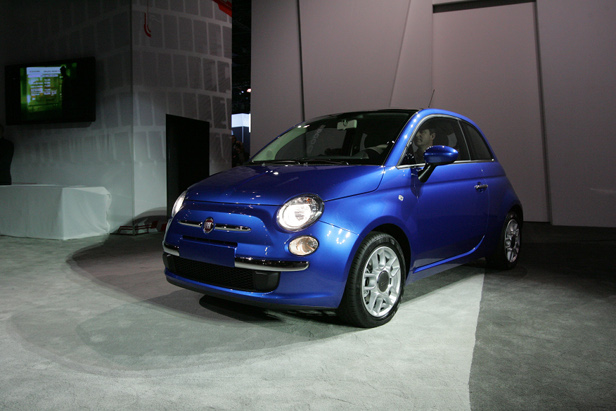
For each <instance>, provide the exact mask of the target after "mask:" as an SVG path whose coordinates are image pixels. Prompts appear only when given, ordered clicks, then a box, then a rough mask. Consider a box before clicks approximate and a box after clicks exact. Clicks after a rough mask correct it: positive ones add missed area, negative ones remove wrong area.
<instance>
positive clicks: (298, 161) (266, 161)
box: [248, 160, 303, 165]
mask: <svg viewBox="0 0 616 411" xmlns="http://www.w3.org/2000/svg"><path fill="white" fill-rule="evenodd" d="M248 164H250V165H258V164H261V165H264V164H303V163H302V162H301V161H300V160H264V161H251V162H250V163H248Z"/></svg>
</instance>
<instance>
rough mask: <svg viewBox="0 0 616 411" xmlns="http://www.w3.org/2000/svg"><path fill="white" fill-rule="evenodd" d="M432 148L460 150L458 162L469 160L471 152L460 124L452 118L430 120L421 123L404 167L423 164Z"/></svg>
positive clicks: (406, 155)
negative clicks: (441, 147) (424, 156)
mask: <svg viewBox="0 0 616 411" xmlns="http://www.w3.org/2000/svg"><path fill="white" fill-rule="evenodd" d="M430 146H450V147H453V148H455V149H456V150H458V153H459V155H458V160H459V161H464V160H469V159H470V156H469V151H468V147H467V145H466V141H465V140H464V136H463V134H462V130H461V129H460V126H459V125H458V122H457V121H456V120H454V119H452V118H438V117H437V118H430V119H428V120H426V121H425V122H423V123H421V124H420V125H419V127H418V128H417V130H416V131H415V134H414V135H413V138H412V139H411V143H410V144H409V145H408V146H407V148H406V152H405V154H404V157H403V159H402V162H401V164H402V165H408V164H423V163H424V159H423V153H424V151H425V150H426V149H427V148H428V147H430Z"/></svg>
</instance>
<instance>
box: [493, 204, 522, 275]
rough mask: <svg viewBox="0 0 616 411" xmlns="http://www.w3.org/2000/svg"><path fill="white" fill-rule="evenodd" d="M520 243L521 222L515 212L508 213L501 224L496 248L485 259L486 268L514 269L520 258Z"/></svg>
mask: <svg viewBox="0 0 616 411" xmlns="http://www.w3.org/2000/svg"><path fill="white" fill-rule="evenodd" d="M521 242H522V222H521V221H520V218H519V217H518V215H517V214H516V213H515V212H513V211H512V212H509V213H508V214H507V217H505V222H504V223H503V228H502V230H501V234H500V238H499V240H498V246H497V248H496V250H495V251H494V253H493V254H492V255H490V256H488V257H487V258H486V260H487V261H488V266H489V267H491V268H496V269H503V270H509V269H512V268H513V267H515V266H516V264H517V263H518V259H519V257H520V246H521Z"/></svg>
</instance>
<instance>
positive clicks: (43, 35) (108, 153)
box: [0, 0, 134, 227]
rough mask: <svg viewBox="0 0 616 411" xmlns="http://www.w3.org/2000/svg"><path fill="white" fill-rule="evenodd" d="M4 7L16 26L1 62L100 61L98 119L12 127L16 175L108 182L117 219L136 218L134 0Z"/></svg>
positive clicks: (27, 1)
mask: <svg viewBox="0 0 616 411" xmlns="http://www.w3.org/2000/svg"><path fill="white" fill-rule="evenodd" d="M0 6H1V10H2V16H3V18H5V20H4V22H3V23H4V24H3V26H5V28H6V30H7V32H8V33H12V34H11V35H10V36H6V37H4V36H3V38H2V45H1V47H2V48H3V49H4V50H5V53H4V57H5V59H4V60H3V61H1V62H0V66H4V65H5V64H16V63H28V62H39V61H47V60H58V59H62V58H74V57H85V56H95V57H96V61H97V63H96V70H97V77H96V82H97V84H96V89H97V96H96V105H97V110H96V117H97V120H96V121H95V122H93V123H91V124H89V123H85V124H82V123H80V124H54V125H23V126H7V127H6V135H7V138H9V139H10V140H12V141H13V143H14V145H15V155H14V158H13V164H12V167H11V173H12V177H13V182H14V183H44V184H59V185H85V186H104V187H105V188H107V190H108V191H109V192H110V193H111V194H112V203H111V209H110V214H109V216H108V218H109V223H110V225H111V226H112V227H118V226H119V225H121V224H126V223H127V222H130V220H131V219H132V216H133V202H134V197H133V192H134V190H133V160H132V159H133V148H132V140H131V134H132V101H131V72H130V70H131V46H130V25H129V22H130V1H128V0H127V1H121V2H117V1H114V2H108V1H102V0H92V1H87V2H84V1H76V0H58V1H54V2H41V1H34V0H24V1H19V2H14V1H8V0H5V1H4V2H3V3H2V4H1V5H0ZM16 33H18V34H17V35H16ZM0 89H1V90H2V91H4V82H2V83H1V84H0ZM1 95H2V96H3V95H4V92H2V93H1ZM4 115H5V113H4V111H2V112H1V113H0V116H2V117H0V119H1V120H0V121H2V122H4Z"/></svg>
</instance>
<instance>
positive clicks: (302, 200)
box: [276, 195, 323, 231]
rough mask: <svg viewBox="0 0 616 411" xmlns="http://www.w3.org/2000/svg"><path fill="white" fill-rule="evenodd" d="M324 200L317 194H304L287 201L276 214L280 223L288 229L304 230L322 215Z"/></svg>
mask: <svg viewBox="0 0 616 411" xmlns="http://www.w3.org/2000/svg"><path fill="white" fill-rule="evenodd" d="M321 214H323V200H321V199H320V198H319V197H318V196H316V195H303V196H299V197H295V198H293V199H291V200H289V201H287V202H286V203H285V204H284V205H283V206H282V207H280V210H278V215H277V216H276V218H277V220H278V225H280V227H282V228H284V229H285V230H288V231H299V230H302V229H304V228H306V227H308V226H310V225H311V224H313V223H314V222H315V221H317V220H318V219H319V217H321Z"/></svg>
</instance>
